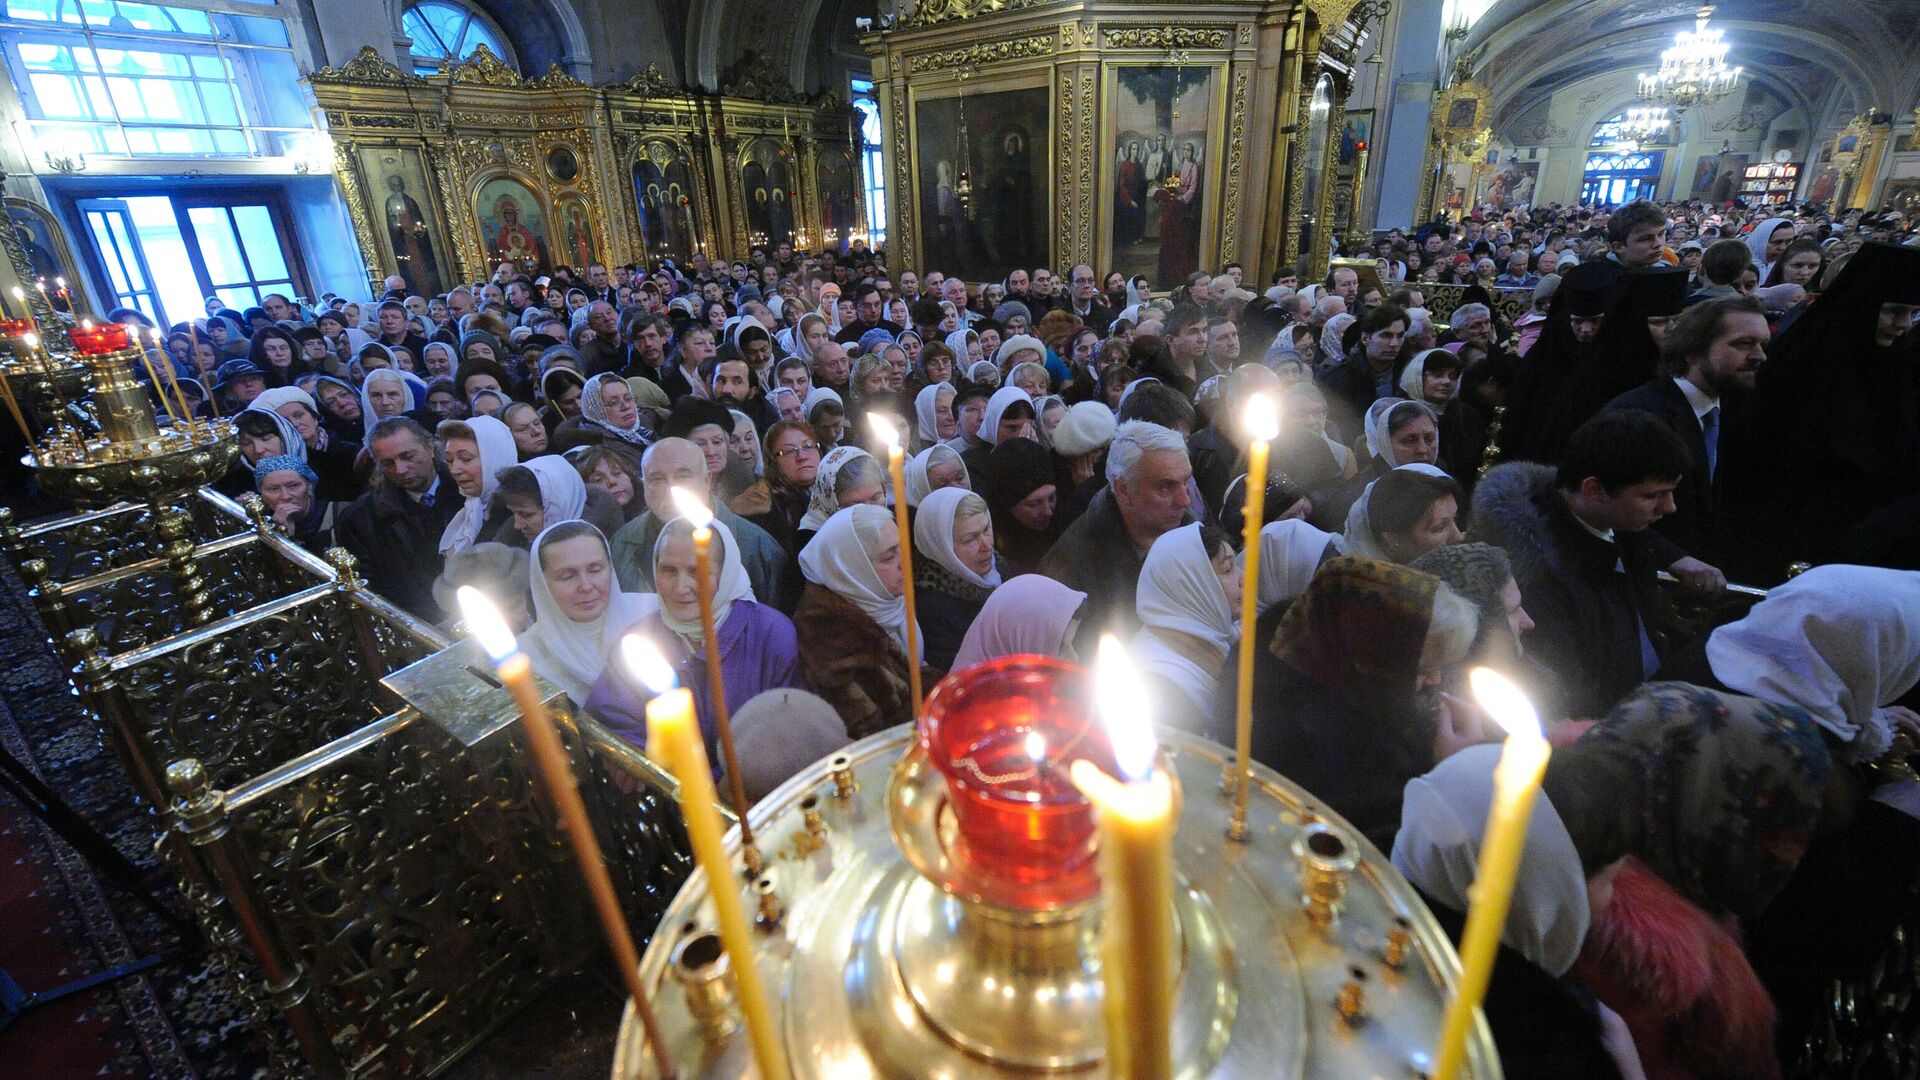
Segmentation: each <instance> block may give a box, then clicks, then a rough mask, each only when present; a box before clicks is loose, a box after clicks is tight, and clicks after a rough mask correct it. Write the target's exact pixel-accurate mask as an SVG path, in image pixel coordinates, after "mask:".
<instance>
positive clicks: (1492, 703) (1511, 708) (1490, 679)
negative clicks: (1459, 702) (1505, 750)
mask: <svg viewBox="0 0 1920 1080" xmlns="http://www.w3.org/2000/svg"><path fill="white" fill-rule="evenodd" d="M1467 683H1468V685H1470V686H1472V687H1473V696H1474V699H1475V700H1476V701H1478V702H1480V707H1481V708H1483V709H1485V710H1487V713H1488V715H1490V716H1492V717H1493V720H1494V723H1497V724H1499V725H1500V728H1501V730H1503V731H1505V732H1506V733H1507V734H1508V735H1510V736H1513V737H1514V738H1520V739H1543V738H1545V737H1546V734H1545V733H1544V732H1543V731H1542V730H1541V728H1540V716H1539V714H1538V713H1536V712H1534V711H1533V702H1531V701H1528V700H1527V695H1526V694H1525V693H1523V692H1522V691H1521V689H1520V688H1519V687H1518V686H1515V685H1514V684H1513V680H1511V679H1509V678H1507V677H1506V676H1505V675H1502V674H1500V673H1499V672H1497V671H1495V670H1493V669H1492V668H1484V667H1477V668H1474V669H1473V670H1472V671H1470V672H1468V673H1467Z"/></svg>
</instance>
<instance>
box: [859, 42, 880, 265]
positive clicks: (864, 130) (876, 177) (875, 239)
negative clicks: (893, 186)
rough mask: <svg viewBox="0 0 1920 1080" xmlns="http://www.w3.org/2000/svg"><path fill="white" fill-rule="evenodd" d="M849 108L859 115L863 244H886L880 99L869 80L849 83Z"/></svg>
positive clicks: (876, 245) (875, 245) (871, 81)
mask: <svg viewBox="0 0 1920 1080" xmlns="http://www.w3.org/2000/svg"><path fill="white" fill-rule="evenodd" d="M852 97H853V107H854V109H855V110H857V111H858V112H859V114H860V183H861V185H862V188H863V194H865V195H866V199H867V243H868V245H869V246H873V247H878V246H880V245H882V244H884V243H886V242H887V166H886V156H885V154H884V153H882V151H881V149H880V99H879V98H877V97H875V96H874V93H873V80H872V79H855V80H853V95H852Z"/></svg>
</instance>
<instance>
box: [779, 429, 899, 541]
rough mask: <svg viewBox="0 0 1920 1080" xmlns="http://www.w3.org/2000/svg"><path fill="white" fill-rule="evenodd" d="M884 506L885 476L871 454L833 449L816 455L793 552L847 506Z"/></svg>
mask: <svg viewBox="0 0 1920 1080" xmlns="http://www.w3.org/2000/svg"><path fill="white" fill-rule="evenodd" d="M861 504H871V505H874V506H880V507H884V506H886V504H887V474H886V470H885V469H883V468H882V467H881V465H880V463H879V462H878V461H876V460H874V456H873V455H872V454H869V453H867V452H866V451H865V450H862V449H860V448H859V447H857V446H836V447H834V448H833V449H832V450H828V451H827V452H825V453H824V454H822V455H821V456H820V465H819V468H817V469H816V470H815V471H814V475H813V487H812V488H811V489H809V490H808V492H807V512H806V514H804V515H803V516H802V517H801V518H800V523H799V525H798V526H797V527H796V528H795V530H794V549H795V550H802V549H804V548H806V546H807V543H808V541H810V540H812V539H813V536H814V534H815V533H817V532H819V531H820V530H821V529H822V528H824V527H825V526H826V523H827V520H828V519H829V518H831V517H833V516H834V515H835V514H836V513H838V512H840V511H841V510H843V509H845V508H847V507H849V506H858V505H861Z"/></svg>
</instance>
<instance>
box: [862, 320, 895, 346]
mask: <svg viewBox="0 0 1920 1080" xmlns="http://www.w3.org/2000/svg"><path fill="white" fill-rule="evenodd" d="M891 344H893V335H892V334H889V333H887V332H886V331H885V330H882V329H881V328H879V327H877V326H876V327H874V328H873V329H871V330H869V331H867V332H866V333H864V334H861V335H860V351H861V352H863V353H870V352H879V351H880V350H881V349H884V348H886V347H887V346H889V345H891Z"/></svg>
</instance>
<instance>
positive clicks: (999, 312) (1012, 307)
mask: <svg viewBox="0 0 1920 1080" xmlns="http://www.w3.org/2000/svg"><path fill="white" fill-rule="evenodd" d="M1015 316H1018V317H1020V318H1022V319H1025V320H1027V321H1028V322H1029V323H1031V322H1032V321H1033V312H1032V311H1031V310H1029V309H1028V307H1027V305H1025V304H1023V303H1021V302H1020V301H1018V300H1008V301H1006V302H1005V303H1003V304H1001V305H1000V306H999V307H997V308H994V309H993V321H994V322H997V323H1000V324H1002V325H1005V323H1006V321H1007V320H1008V319H1011V318H1014V317H1015Z"/></svg>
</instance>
